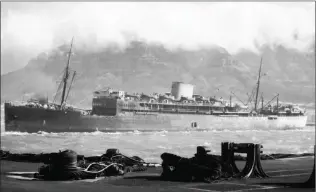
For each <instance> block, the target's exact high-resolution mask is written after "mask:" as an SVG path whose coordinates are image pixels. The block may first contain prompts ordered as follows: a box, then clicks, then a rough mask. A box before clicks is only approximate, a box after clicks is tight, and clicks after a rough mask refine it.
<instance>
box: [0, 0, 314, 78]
mask: <svg viewBox="0 0 316 192" xmlns="http://www.w3.org/2000/svg"><path fill="white" fill-rule="evenodd" d="M314 34H315V3H313V2H309V3H307V2H305V3H298V2H292V3H268V2H261V3H255V2H243V3H240V2H239V3H228V2H225V3H217V2H216V3H215V2H214V3H207V2H203V3H180V2H179V3H176V2H174V3H171V2H166V3H135V2H129V3H123V2H120V3H114V2H108V3H107V2H94V3H65V2H56V3H51V2H47V3H39V2H34V3H22V2H12V3H11V2H10V3H9V2H4V3H3V2H2V6H1V54H2V57H1V74H4V73H7V72H10V71H13V70H16V69H19V68H22V67H24V66H25V65H26V64H27V62H28V60H29V59H30V58H32V57H34V56H36V55H37V54H38V53H40V52H48V51H49V50H51V49H52V48H54V47H56V46H58V45H60V44H61V43H65V42H69V41H70V39H71V37H72V36H74V37H75V46H76V47H77V48H80V47H81V46H82V45H83V44H84V43H85V44H89V46H90V48H91V49H92V48H94V49H95V48H99V47H104V46H106V45H107V43H109V42H117V43H119V44H120V45H122V47H123V46H125V45H126V42H127V40H130V39H133V38H141V39H144V40H147V41H150V42H151V41H152V42H160V43H163V44H164V45H165V46H166V47H168V48H170V49H172V48H175V47H178V46H181V47H183V48H186V49H197V48H199V47H200V46H210V45H219V46H222V47H224V48H226V49H227V50H228V51H229V52H231V53H236V52H238V50H240V49H241V48H244V49H251V50H253V51H256V46H255V44H257V45H262V44H274V43H281V44H283V45H285V46H287V47H291V48H297V49H301V50H302V49H305V48H306V47H307V46H308V44H309V43H310V42H311V41H313V39H314Z"/></svg>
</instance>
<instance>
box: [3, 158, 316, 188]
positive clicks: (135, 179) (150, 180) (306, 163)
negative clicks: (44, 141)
mask: <svg viewBox="0 0 316 192" xmlns="http://www.w3.org/2000/svg"><path fill="white" fill-rule="evenodd" d="M314 161H315V160H314V157H313V156H307V157H298V158H285V159H277V160H262V161H261V163H262V167H263V170H264V171H265V172H266V173H267V174H268V175H269V176H270V178H266V179H231V180H225V181H220V182H218V183H196V182H191V183H187V182H171V181H162V180H160V178H159V176H160V174H161V172H162V169H161V167H158V168H148V170H147V171H144V172H133V173H127V174H125V175H124V176H121V177H109V178H102V179H97V180H93V181H91V180H88V181H27V180H19V179H16V178H10V177H8V173H9V172H36V171H37V170H38V167H39V166H40V165H42V164H40V163H24V162H13V161H6V160H2V161H1V191H16V192H18V191H24V192H36V191H38V192H42V191H47V192H50V191H52V192H53V191H54V192H57V191H59V192H68V191H89V192H96V191H111V192H121V191H133V192H142V191H144V192H151V191H152V192H154V191H155V192H156V191H171V192H190V191H204V192H228V191H229V192H242V191H253V192H261V191H262V192H263V191H265V192H266V191H269V192H281V191H286V192H290V191H293V192H294V191H315V188H302V187H301V186H297V183H303V182H305V181H307V180H308V178H309V177H310V175H311V173H312V170H313V165H314ZM236 164H237V166H238V168H239V169H240V170H241V169H242V168H243V166H244V165H245V161H237V162H236Z"/></svg>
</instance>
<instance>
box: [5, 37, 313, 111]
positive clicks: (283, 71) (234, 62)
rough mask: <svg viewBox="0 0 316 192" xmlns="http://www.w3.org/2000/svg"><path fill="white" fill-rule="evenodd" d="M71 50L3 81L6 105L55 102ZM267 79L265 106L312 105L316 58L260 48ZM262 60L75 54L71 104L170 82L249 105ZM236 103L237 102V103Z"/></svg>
mask: <svg viewBox="0 0 316 192" xmlns="http://www.w3.org/2000/svg"><path fill="white" fill-rule="evenodd" d="M68 49H69V45H62V46H60V47H58V48H56V49H54V50H52V51H51V52H49V53H41V54H39V55H38V56H37V57H36V58H34V59H32V60H30V61H29V63H28V64H27V65H26V67H24V68H23V69H20V70H17V71H14V72H11V73H8V74H5V75H2V76H1V93H2V94H1V95H2V98H1V100H2V102H3V101H4V100H19V99H22V95H23V94H29V95H32V94H33V95H34V94H42V95H45V96H46V95H47V96H48V97H49V99H52V95H53V94H54V93H55V91H56V89H57V86H58V84H57V82H58V80H60V78H61V75H62V71H63V69H64V67H65V64H66V62H67V52H68ZM260 52H261V53H262V54H261V55H262V58H263V68H262V71H263V73H267V75H266V76H264V77H263V78H262V83H261V87H260V92H264V93H263V96H264V97H265V98H266V99H265V100H266V101H267V100H269V99H271V98H272V97H273V96H274V95H275V94H276V93H280V100H284V101H288V102H300V103H308V102H314V98H315V92H314V88H315V85H314V80H315V64H314V63H315V55H314V53H315V52H314V50H312V52H309V53H307V52H300V51H297V50H294V49H288V48H285V47H283V46H281V45H280V46H276V47H274V48H270V47H268V46H263V47H261V48H260ZM261 55H258V54H256V53H254V52H252V51H249V50H242V51H240V52H238V53H236V54H230V53H229V52H228V51H227V50H225V49H224V48H222V47H216V46H213V47H209V48H203V49H200V50H196V51H188V50H184V49H180V48H179V49H175V50H168V49H166V48H165V47H164V46H163V45H160V44H146V43H144V42H141V41H132V42H130V44H129V46H128V47H127V48H126V49H124V50H121V49H119V48H118V47H116V46H115V45H113V46H110V47H107V48H104V49H102V50H99V51H98V52H96V51H89V50H79V49H77V50H76V49H75V50H74V54H73V55H72V57H71V68H72V69H74V70H76V71H77V72H78V75H77V77H76V80H75V83H74V85H73V88H72V92H71V94H70V96H69V103H71V104H75V105H79V106H91V100H92V92H93V91H95V90H97V89H101V88H104V87H112V88H117V89H122V90H125V91H128V92H144V93H152V92H160V93H164V92H169V91H170V88H171V82H172V81H183V82H186V83H192V84H194V85H195V93H197V94H202V95H205V96H217V97H220V96H222V97H224V98H228V97H229V95H230V92H231V91H233V92H234V93H235V94H236V95H237V96H238V99H241V100H243V101H245V100H247V94H246V93H249V94H250V93H251V92H252V90H253V88H254V86H255V84H256V81H257V74H258V69H259V65H260V59H261ZM234 99H237V98H236V97H234Z"/></svg>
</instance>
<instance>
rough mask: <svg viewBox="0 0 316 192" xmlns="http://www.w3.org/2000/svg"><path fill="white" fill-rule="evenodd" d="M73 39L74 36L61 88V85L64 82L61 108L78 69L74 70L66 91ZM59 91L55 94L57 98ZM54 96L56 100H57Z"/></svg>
mask: <svg viewBox="0 0 316 192" xmlns="http://www.w3.org/2000/svg"><path fill="white" fill-rule="evenodd" d="M73 40H74V38H72V39H71V44H70V49H69V52H68V59H67V64H66V68H65V73H64V75H63V79H62V81H61V83H60V86H59V88H60V87H61V84H63V89H62V94H61V101H60V109H62V108H63V106H64V104H65V102H66V100H67V98H68V95H69V92H70V89H71V86H72V83H73V81H74V77H75V75H76V71H74V73H73V75H72V79H71V82H70V85H69V88H68V91H66V89H67V81H68V80H69V76H70V67H69V65H70V58H71V54H72V47H73ZM59 88H58V90H57V93H58V92H59ZM57 93H56V95H55V98H56V96H57ZM55 98H54V100H55Z"/></svg>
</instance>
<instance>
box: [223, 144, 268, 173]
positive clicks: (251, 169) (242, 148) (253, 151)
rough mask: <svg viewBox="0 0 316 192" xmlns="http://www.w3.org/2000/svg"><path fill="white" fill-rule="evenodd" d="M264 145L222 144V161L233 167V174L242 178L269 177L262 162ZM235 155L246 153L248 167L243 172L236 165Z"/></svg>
mask: <svg viewBox="0 0 316 192" xmlns="http://www.w3.org/2000/svg"><path fill="white" fill-rule="evenodd" d="M261 148H262V145H260V144H253V143H239V144H238V143H228V142H224V143H222V161H223V162H224V163H226V164H228V165H229V166H231V167H232V171H233V174H234V175H236V176H237V177H240V178H266V177H269V176H268V175H267V174H266V173H265V172H264V171H263V169H262V166H261V162H260V154H261ZM235 153H246V154H247V160H246V165H245V167H244V168H243V170H242V171H240V170H239V169H238V167H237V166H236V163H235V159H234V154H235Z"/></svg>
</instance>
